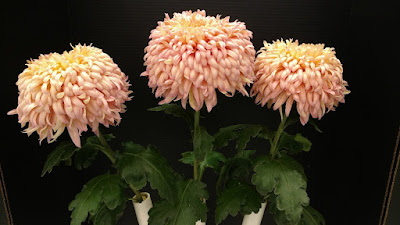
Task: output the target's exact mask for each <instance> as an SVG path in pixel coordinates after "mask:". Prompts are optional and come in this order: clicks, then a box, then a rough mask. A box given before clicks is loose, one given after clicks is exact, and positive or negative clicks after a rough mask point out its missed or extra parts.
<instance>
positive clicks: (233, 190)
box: [215, 180, 263, 224]
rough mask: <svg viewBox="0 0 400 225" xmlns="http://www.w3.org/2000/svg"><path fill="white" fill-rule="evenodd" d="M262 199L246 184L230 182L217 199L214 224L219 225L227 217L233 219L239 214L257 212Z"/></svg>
mask: <svg viewBox="0 0 400 225" xmlns="http://www.w3.org/2000/svg"><path fill="white" fill-rule="evenodd" d="M262 201H263V198H262V196H261V195H260V194H258V193H257V191H256V190H255V189H254V188H253V187H252V186H250V185H249V184H247V183H241V182H238V181H234V180H232V181H231V182H229V184H228V185H227V186H226V187H225V189H224V190H223V191H222V193H221V195H219V196H218V197H217V207H216V210H215V223H216V224H220V223H221V222H222V220H224V219H226V217H227V216H228V215H231V216H233V217H235V216H236V215H237V214H238V213H239V212H241V213H242V214H244V215H245V214H250V213H252V212H258V210H259V209H260V207H261V203H262Z"/></svg>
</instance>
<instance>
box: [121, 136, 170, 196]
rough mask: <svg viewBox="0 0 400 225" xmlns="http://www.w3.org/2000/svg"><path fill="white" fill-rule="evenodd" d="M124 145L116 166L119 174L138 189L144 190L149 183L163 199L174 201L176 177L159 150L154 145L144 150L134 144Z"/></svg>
mask: <svg viewBox="0 0 400 225" xmlns="http://www.w3.org/2000/svg"><path fill="white" fill-rule="evenodd" d="M122 145H123V148H124V152H123V153H121V154H119V155H118V156H117V161H116V164H115V166H116V168H117V170H118V174H119V175H120V176H121V177H122V178H123V179H125V181H126V182H127V183H128V184H132V185H133V186H135V188H136V189H141V188H143V187H144V186H146V184H147V181H148V182H149V183H150V185H151V187H152V188H153V189H157V190H158V192H159V194H160V196H161V197H163V198H167V199H169V200H171V199H173V197H174V193H175V190H174V183H175V180H176V176H175V174H174V172H173V170H172V169H171V167H170V166H169V164H168V162H167V160H166V159H165V158H163V157H162V156H161V155H160V154H159V153H158V151H157V149H156V148H155V147H154V146H152V145H149V146H147V148H144V147H143V146H141V145H138V144H135V143H133V142H126V143H123V144H122Z"/></svg>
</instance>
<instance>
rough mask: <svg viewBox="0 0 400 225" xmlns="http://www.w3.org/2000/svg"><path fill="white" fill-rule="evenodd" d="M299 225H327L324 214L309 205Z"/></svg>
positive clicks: (304, 210)
mask: <svg viewBox="0 0 400 225" xmlns="http://www.w3.org/2000/svg"><path fill="white" fill-rule="evenodd" d="M299 225H326V222H325V219H324V217H323V216H322V214H321V213H319V212H318V211H317V210H315V209H314V208H313V207H311V206H310V205H309V206H306V207H304V209H303V217H302V218H301V221H300V223H299Z"/></svg>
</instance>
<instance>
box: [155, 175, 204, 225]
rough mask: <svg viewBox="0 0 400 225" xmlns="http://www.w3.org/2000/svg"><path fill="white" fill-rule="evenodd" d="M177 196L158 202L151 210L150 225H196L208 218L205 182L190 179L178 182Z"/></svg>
mask: <svg viewBox="0 0 400 225" xmlns="http://www.w3.org/2000/svg"><path fill="white" fill-rule="evenodd" d="M175 191H176V193H177V198H176V200H175V201H174V202H171V201H168V200H167V199H163V200H160V201H158V202H156V203H155V204H154V206H153V208H151V209H150V211H149V225H161V224H163V225H194V224H195V223H196V221H198V220H201V221H204V222H205V221H206V220H207V206H206V204H204V203H203V200H205V199H207V198H208V192H207V190H206V185H205V184H204V183H201V182H198V181H194V180H189V181H183V180H178V181H177V182H176V190H175Z"/></svg>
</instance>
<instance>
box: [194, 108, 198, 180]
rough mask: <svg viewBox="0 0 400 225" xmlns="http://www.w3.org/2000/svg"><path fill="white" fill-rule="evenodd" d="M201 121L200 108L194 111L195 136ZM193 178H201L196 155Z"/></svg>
mask: <svg viewBox="0 0 400 225" xmlns="http://www.w3.org/2000/svg"><path fill="white" fill-rule="evenodd" d="M199 123H200V110H199V111H196V112H195V113H194V127H193V137H195V136H196V132H197V130H198V129H199ZM193 147H194V146H193ZM193 179H194V180H199V162H198V161H197V159H196V155H195V157H194V161H193Z"/></svg>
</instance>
